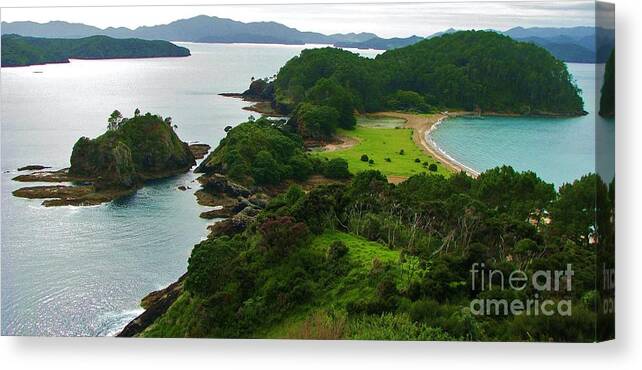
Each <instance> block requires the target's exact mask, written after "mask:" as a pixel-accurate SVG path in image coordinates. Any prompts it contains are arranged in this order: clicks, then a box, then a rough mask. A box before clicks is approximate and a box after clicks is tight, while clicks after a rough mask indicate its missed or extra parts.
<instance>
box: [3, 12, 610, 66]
mask: <svg viewBox="0 0 642 370" xmlns="http://www.w3.org/2000/svg"><path fill="white" fill-rule="evenodd" d="M453 32H455V30H454V29H452V28H451V29H448V30H445V31H442V32H437V33H435V34H432V35H429V36H426V37H422V36H410V37H395V38H390V39H386V38H381V37H379V36H377V35H375V34H373V33H367V32H362V33H347V34H342V33H336V34H332V35H324V34H322V33H318V32H304V31H299V30H297V29H295V28H291V27H287V26H285V25H283V24H280V23H276V22H250V23H244V22H239V21H235V20H232V19H227V18H219V17H210V16H205V15H199V16H196V17H192V18H188V19H180V20H177V21H174V22H171V23H168V24H163V25H157V26H149V27H148V26H143V27H138V28H136V29H129V28H125V27H118V28H114V27H109V28H105V29H101V28H97V27H93V26H88V25H84V24H80V23H67V22H61V21H55V22H48V23H35V22H12V23H6V22H2V33H3V34H9V33H15V34H19V35H22V36H33V37H55V38H79V37H87V36H92V35H106V36H110V37H114V38H132V37H133V38H139V39H145V40H167V41H189V42H211V43H262V44H289V45H302V44H328V45H335V46H337V47H343V48H358V49H380V50H391V49H397V48H400V47H404V46H408V45H412V44H414V43H417V42H419V41H421V40H423V39H429V38H432V37H436V36H441V35H443V34H446V33H453ZM497 32H499V33H503V34H505V35H507V36H510V37H512V38H513V39H515V40H519V41H525V42H532V43H534V44H536V45H538V46H541V47H543V48H545V49H547V50H548V51H549V52H551V54H553V55H554V56H555V57H557V58H559V59H561V60H563V61H565V62H579V63H595V62H599V63H604V62H606V60H607V59H608V57H609V55H610V53H611V50H613V48H614V46H615V31H614V30H611V29H605V28H599V27H598V28H596V27H587V26H581V27H558V28H553V27H531V28H524V27H515V28H511V29H509V30H507V31H504V32H500V31H497ZM596 40H597V42H596Z"/></svg>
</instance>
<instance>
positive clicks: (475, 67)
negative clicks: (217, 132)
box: [275, 31, 583, 127]
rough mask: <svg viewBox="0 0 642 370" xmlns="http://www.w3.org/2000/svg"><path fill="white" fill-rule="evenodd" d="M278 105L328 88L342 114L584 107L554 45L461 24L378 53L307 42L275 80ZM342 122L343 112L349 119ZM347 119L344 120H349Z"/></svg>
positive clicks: (322, 94)
mask: <svg viewBox="0 0 642 370" xmlns="http://www.w3.org/2000/svg"><path fill="white" fill-rule="evenodd" d="M275 90H276V103H277V106H280V107H283V108H285V110H288V109H289V110H292V109H294V107H295V106H296V105H297V104H299V103H301V102H304V101H313V102H317V104H320V102H323V104H325V102H326V101H327V99H329V96H330V95H329V92H330V91H331V92H333V94H336V96H337V97H341V99H340V100H341V101H340V105H335V104H338V103H337V102H332V103H331V104H330V103H328V104H330V105H331V106H333V107H335V108H337V110H338V111H339V112H340V114H341V116H342V117H346V118H347V117H348V107H349V106H352V107H353V108H356V109H357V110H359V111H361V112H373V111H381V110H383V109H386V108H388V109H400V110H412V111H419V112H425V111H429V110H431V106H435V107H446V108H453V109H464V110H475V109H476V108H479V109H481V110H482V111H493V112H511V113H558V114H570V115H577V114H582V113H583V102H582V99H581V97H580V95H579V89H578V88H577V86H576V85H575V83H574V82H573V80H572V77H571V75H570V74H569V72H568V70H567V68H566V65H565V64H564V63H563V62H561V61H559V60H557V59H555V57H553V56H552V55H551V54H550V53H549V52H548V51H546V50H545V49H543V48H541V47H539V46H536V45H534V44H531V43H523V42H518V41H515V40H513V39H511V38H510V37H508V36H503V35H500V34H498V33H495V32H492V31H461V32H455V33H450V34H446V35H443V36H440V37H433V38H430V39H427V40H423V41H421V42H418V43H416V44H414V45H411V46H407V47H403V48H399V49H395V50H389V51H387V52H385V53H383V54H381V55H379V56H377V58H375V59H368V58H364V57H360V56H358V55H356V54H353V53H350V52H348V51H345V50H340V49H334V48H324V49H313V50H304V51H303V52H301V55H300V56H298V57H295V58H293V59H291V60H290V61H288V62H287V63H286V64H285V66H284V67H283V68H281V70H280V71H279V74H278V76H277V79H276V81H275ZM342 122H343V119H342ZM344 127H345V126H344Z"/></svg>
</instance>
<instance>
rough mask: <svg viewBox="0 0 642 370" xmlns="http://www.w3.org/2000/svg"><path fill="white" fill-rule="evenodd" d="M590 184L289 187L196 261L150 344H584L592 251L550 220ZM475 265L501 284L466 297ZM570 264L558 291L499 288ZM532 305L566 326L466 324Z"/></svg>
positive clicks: (491, 176)
mask: <svg viewBox="0 0 642 370" xmlns="http://www.w3.org/2000/svg"><path fill="white" fill-rule="evenodd" d="M591 179H592V180H593V181H595V180H596V177H595V176H593V175H591V176H587V177H586V178H584V179H582V180H580V181H577V182H575V183H573V184H567V185H565V187H562V189H560V194H556V193H555V191H554V190H553V194H552V196H551V194H550V193H549V191H548V190H549V187H548V185H547V184H545V183H543V182H542V181H541V180H540V179H538V178H537V177H536V176H534V175H533V174H532V173H530V172H523V173H519V172H516V171H514V170H513V169H512V168H497V169H492V170H489V171H486V172H485V173H483V174H481V175H480V176H479V177H478V178H476V179H475V178H470V177H467V176H465V175H461V174H459V175H453V176H451V177H449V178H445V177H442V176H434V175H427V174H423V175H417V176H413V177H411V178H409V179H408V180H407V181H405V182H403V183H402V184H400V185H393V184H389V183H388V182H387V181H386V177H385V176H384V175H383V174H382V173H380V172H378V171H367V172H362V173H359V174H357V175H356V176H354V177H353V179H352V181H351V182H350V183H349V184H347V185H327V186H318V187H316V188H314V189H312V190H310V191H309V192H307V193H306V192H304V191H303V190H302V189H301V188H299V187H297V186H293V187H290V188H289V189H288V191H287V192H285V193H283V194H282V195H280V196H278V197H276V198H275V199H274V200H273V201H272V202H271V203H270V204H269V206H268V207H267V209H266V210H264V211H263V212H262V213H261V214H260V215H259V217H257V219H256V221H255V222H254V223H253V224H251V225H249V226H248V227H247V228H246V229H245V231H244V232H242V233H241V234H239V235H237V236H235V237H234V238H229V237H219V238H217V239H213V240H207V241H204V242H202V243H200V244H199V245H198V246H196V247H195V248H194V250H193V252H192V257H191V258H190V261H189V267H188V275H187V280H186V282H185V289H186V293H184V294H183V296H182V297H181V299H180V300H179V301H177V303H175V304H174V305H173V306H172V308H170V310H169V311H168V313H167V314H165V315H163V317H162V318H161V319H160V320H158V321H157V323H156V324H154V325H153V326H152V327H151V328H150V329H149V333H148V335H154V336H156V335H164V333H174V334H176V333H180V335H187V336H192V335H197V334H198V335H201V336H217V337H221V336H223V337H244V338H247V337H287V338H310V339H313V338H314V339H339V338H350V339H370V340H373V339H397V340H450V339H453V340H471V341H476V340H513V341H514V340H518V341H521V340H543V341H549V340H554V341H589V340H593V339H594V335H595V332H594V330H595V327H594V322H595V317H596V313H595V311H594V310H595V308H596V304H595V303H596V301H598V300H599V297H598V296H597V294H596V285H595V284H596V283H595V282H596V278H597V277H596V275H595V269H594V266H595V258H596V251H595V248H594V247H592V246H590V245H587V244H585V243H584V239H581V238H580V239H578V241H581V242H582V243H577V242H575V241H574V240H573V239H574V238H571V237H569V235H570V234H572V232H569V231H568V230H567V229H564V228H563V229H561V230H559V229H558V227H557V226H556V225H555V221H556V217H566V216H565V215H564V214H560V213H559V210H558V208H572V209H571V210H569V212H570V213H568V216H569V217H570V216H572V215H573V214H574V212H577V211H578V210H581V209H583V208H585V207H586V204H583V203H584V201H583V200H582V199H584V198H585V197H586V199H589V197H588V196H587V194H591V193H592V194H593V195H594V197H595V191H596V190H595V189H596V188H595V187H594V186H588V185H590V184H591V181H590V180H591ZM504 182H506V183H509V184H511V186H513V187H514V189H513V190H512V191H513V192H514V193H513V195H512V197H514V198H515V199H513V200H512V201H511V202H508V203H507V200H506V199H504V198H502V197H501V196H500V195H493V193H494V192H506V191H510V189H505V188H504V187H503V185H502V184H503V183H504ZM593 184H594V182H593ZM602 188H603V191H605V192H606V191H607V189H608V188H607V187H606V186H603V187H602ZM522 192H523V193H522ZM520 199H521V200H523V203H519V200H520ZM573 203H577V204H573ZM542 205H544V206H545V209H546V210H551V218H552V219H553V222H552V223H550V224H547V223H540V224H539V225H538V226H537V227H536V226H534V225H532V224H531V222H532V221H531V219H530V218H529V217H528V216H529V215H531V216H532V215H533V211H534V209H535V208H537V207H541V206H542ZM611 206H612V205H611V203H608V202H607V203H605V205H604V207H606V208H607V209H610V208H609V207H611ZM529 208H532V209H529ZM525 215H526V216H525ZM582 222H584V223H586V222H589V220H588V218H586V220H584V221H580V224H581V223H582ZM573 229H574V228H571V231H572V230H573ZM580 229H583V227H582V228H580ZM308 230H309V231H308ZM474 263H477V266H481V265H480V264H481V263H484V264H485V267H484V269H486V270H489V269H492V270H494V271H501V272H502V274H503V279H502V277H501V276H500V277H498V276H495V277H493V278H492V279H491V281H492V283H493V289H489V288H488V287H487V288H486V289H480V287H479V285H476V286H475V288H474V289H473V285H472V280H471V279H472V278H471V272H470V270H471V266H472V265H473V264H474ZM568 264H571V265H572V266H573V271H574V276H573V287H572V291H570V292H560V291H550V292H548V291H547V292H540V291H536V290H535V289H534V288H533V287H527V288H526V289H525V290H523V291H515V290H511V289H507V290H502V289H499V287H501V286H502V284H507V283H508V282H507V278H508V277H509V276H510V273H511V272H512V271H515V270H516V269H521V270H522V271H524V273H525V274H526V276H527V278H528V279H531V278H532V276H533V274H534V273H535V272H536V271H539V270H564V269H566V266H567V265H568ZM477 284H479V282H477ZM535 293H537V294H538V295H539V298H538V299H539V300H540V301H541V300H544V299H551V300H553V301H554V302H557V301H560V300H561V299H565V300H566V299H570V300H571V301H572V305H573V313H572V316H571V317H564V316H561V315H558V314H555V315H553V316H550V317H549V316H527V315H516V316H512V315H510V314H508V315H499V316H494V315H492V314H491V315H485V316H478V315H476V314H475V313H473V311H472V309H471V307H470V303H471V300H472V299H492V300H498V299H507V300H509V301H510V300H513V299H520V300H524V299H528V298H532V297H534V294H535ZM189 315H192V316H194V315H196V318H193V317H190V316H189ZM172 322H174V323H175V324H172ZM177 325H183V326H182V327H181V328H177ZM146 335H147V334H146Z"/></svg>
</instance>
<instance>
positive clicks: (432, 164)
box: [428, 163, 437, 172]
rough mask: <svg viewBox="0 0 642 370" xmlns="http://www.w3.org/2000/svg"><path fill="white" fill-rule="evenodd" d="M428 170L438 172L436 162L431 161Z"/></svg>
mask: <svg viewBox="0 0 642 370" xmlns="http://www.w3.org/2000/svg"><path fill="white" fill-rule="evenodd" d="M428 171H431V172H437V165H436V164H434V163H431V164H430V165H428Z"/></svg>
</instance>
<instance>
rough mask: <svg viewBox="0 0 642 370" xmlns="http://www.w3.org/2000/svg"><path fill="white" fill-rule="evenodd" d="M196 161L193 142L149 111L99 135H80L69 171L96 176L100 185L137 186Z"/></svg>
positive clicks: (185, 168)
mask: <svg viewBox="0 0 642 370" xmlns="http://www.w3.org/2000/svg"><path fill="white" fill-rule="evenodd" d="M195 164H196V160H195V158H194V155H193V154H192V152H191V150H190V148H189V145H188V144H187V143H185V142H182V141H181V140H180V139H179V137H178V135H176V133H175V132H174V130H173V128H172V127H171V125H170V123H168V122H165V121H164V120H163V119H162V117H160V116H157V115H152V114H150V113H147V114H146V115H143V116H136V117H133V118H130V119H127V120H124V122H122V123H120V125H119V127H117V128H116V129H113V130H109V131H107V132H106V133H104V134H103V135H101V136H99V137H97V138H95V139H89V138H86V137H82V138H80V139H79V140H78V141H77V142H76V144H75V145H74V149H73V152H72V154H71V167H70V168H69V174H71V175H75V176H82V177H90V178H95V179H96V185H97V186H99V187H111V186H124V187H134V186H137V185H138V184H140V183H141V182H142V181H144V180H149V179H156V178H161V177H168V176H171V175H174V174H178V173H182V172H185V171H187V170H189V169H190V168H191V167H192V166H194V165H195Z"/></svg>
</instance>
